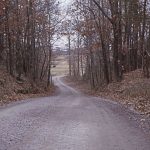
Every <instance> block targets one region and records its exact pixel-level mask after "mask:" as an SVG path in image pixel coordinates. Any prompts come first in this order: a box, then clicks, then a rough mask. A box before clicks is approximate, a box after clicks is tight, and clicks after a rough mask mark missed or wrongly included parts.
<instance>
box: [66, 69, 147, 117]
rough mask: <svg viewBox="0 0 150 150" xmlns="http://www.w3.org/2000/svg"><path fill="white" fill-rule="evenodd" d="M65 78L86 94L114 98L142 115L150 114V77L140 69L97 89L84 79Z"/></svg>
mask: <svg viewBox="0 0 150 150" xmlns="http://www.w3.org/2000/svg"><path fill="white" fill-rule="evenodd" d="M64 80H65V81H66V82H67V83H68V84H69V85H71V86H73V87H75V88H77V89H79V90H80V91H82V92H83V93H85V94H89V95H93V96H98V97H102V98H105V99H111V100H114V101H116V102H118V103H121V104H123V105H125V106H126V107H128V108H130V109H134V110H136V111H138V112H139V113H140V114H142V115H145V116H148V117H149V116H150V79H145V78H143V77H142V75H141V71H140V70H137V71H134V72H131V73H128V74H125V75H124V79H123V81H122V82H119V83H111V84H109V85H108V86H102V87H100V88H99V89H98V90H96V91H95V90H91V88H90V86H89V85H88V83H85V82H83V81H77V80H75V79H73V78H70V77H65V78H64Z"/></svg>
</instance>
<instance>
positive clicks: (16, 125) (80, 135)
mask: <svg viewBox="0 0 150 150" xmlns="http://www.w3.org/2000/svg"><path fill="white" fill-rule="evenodd" d="M55 83H56V85H57V86H58V87H59V89H58V90H59V91H58V94H57V95H56V96H52V97H45V98H36V99H31V100H27V101H22V102H20V103H14V104H12V105H10V106H7V107H5V108H1V109H0V150H150V137H149V136H148V135H147V134H146V133H145V132H143V130H142V129H141V128H139V126H138V123H136V115H134V113H132V112H131V111H129V110H127V109H126V108H124V107H122V106H120V105H119V104H116V103H112V102H109V101H105V100H102V99H99V98H95V97H89V96H85V95H83V94H81V93H80V92H78V91H76V90H75V89H73V88H71V87H69V86H67V85H66V84H65V83H63V82H62V81H61V80H60V78H55Z"/></svg>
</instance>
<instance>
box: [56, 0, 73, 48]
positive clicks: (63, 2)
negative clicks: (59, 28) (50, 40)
mask: <svg viewBox="0 0 150 150" xmlns="http://www.w3.org/2000/svg"><path fill="white" fill-rule="evenodd" d="M58 1H59V2H60V4H61V11H62V17H64V15H66V11H67V7H68V6H69V5H70V4H71V2H72V1H73V0H58ZM66 44H68V40H67V37H65V36H63V37H62V38H61V39H59V40H58V41H57V42H56V43H55V45H54V47H60V48H62V49H65V48H67V47H66Z"/></svg>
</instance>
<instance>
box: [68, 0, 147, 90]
mask: <svg viewBox="0 0 150 150" xmlns="http://www.w3.org/2000/svg"><path fill="white" fill-rule="evenodd" d="M149 8H150V3H149V1H148V0H132V1H131V0H76V1H75V2H74V5H72V6H71V7H70V11H69V12H70V13H69V15H70V18H71V19H70V20H69V21H70V22H71V23H70V24H71V25H70V26H71V28H72V31H71V32H69V37H71V38H75V40H74V42H75V43H74V46H73V48H72V49H71V48H70V53H69V54H70V55H69V56H70V57H69V58H70V60H71V61H69V62H70V63H69V64H70V65H69V66H70V67H69V68H70V69H69V70H70V75H71V76H74V77H75V78H77V79H78V78H79V77H80V78H81V79H83V80H84V81H89V82H90V85H91V87H92V88H93V89H95V88H97V87H99V86H101V85H103V84H106V85H108V84H109V83H111V82H113V81H117V82H119V81H121V80H122V79H123V76H124V73H127V72H131V71H134V70H137V69H140V70H141V74H142V75H143V76H144V77H145V78H149V76H150V73H149V63H150V9H149Z"/></svg>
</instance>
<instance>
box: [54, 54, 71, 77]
mask: <svg viewBox="0 0 150 150" xmlns="http://www.w3.org/2000/svg"><path fill="white" fill-rule="evenodd" d="M54 64H55V65H56V67H54V68H53V67H52V75H53V76H62V75H68V73H69V65H68V58H67V56H58V57H57V58H56V59H55V60H54Z"/></svg>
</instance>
